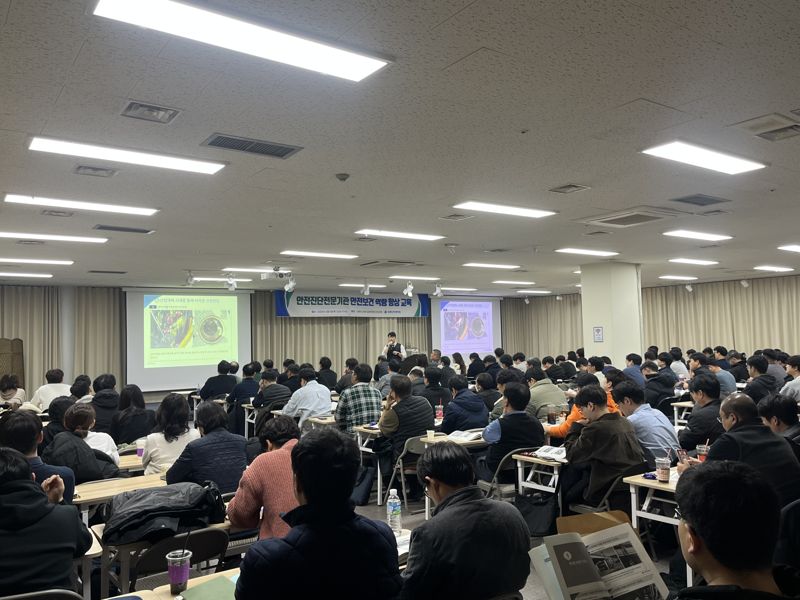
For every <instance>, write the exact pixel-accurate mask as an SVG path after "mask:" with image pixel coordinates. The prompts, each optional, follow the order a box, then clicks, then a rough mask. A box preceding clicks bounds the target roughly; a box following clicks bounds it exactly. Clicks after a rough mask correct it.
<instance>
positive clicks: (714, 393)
mask: <svg viewBox="0 0 800 600" xmlns="http://www.w3.org/2000/svg"><path fill="white" fill-rule="evenodd" d="M689 395H690V396H691V397H692V400H694V408H693V409H692V412H690V413H689V417H688V418H687V420H686V427H684V428H683V429H681V430H680V431H679V432H678V442H679V443H680V445H681V448H683V449H684V450H689V451H693V450H695V449H696V448H697V446H698V445H699V444H705V443H706V442H708V443H709V444H713V443H714V442H715V441H717V438H719V436H721V435H722V434H723V433H725V430H724V429H723V428H722V423H720V421H719V406H720V403H721V401H720V399H719V379H717V378H716V377H713V376H711V375H699V376H697V377H694V378H692V380H691V381H690V382H689Z"/></svg>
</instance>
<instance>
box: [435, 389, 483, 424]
mask: <svg viewBox="0 0 800 600" xmlns="http://www.w3.org/2000/svg"><path fill="white" fill-rule="evenodd" d="M488 422H489V411H487V410H486V404H484V402H483V399H482V398H481V397H480V396H478V395H477V394H474V393H473V392H470V391H469V390H461V391H460V392H458V394H456V397H455V398H453V399H452V400H451V401H450V403H449V404H448V405H447V408H445V411H444V421H442V427H441V430H442V432H444V433H452V432H454V431H464V430H466V429H474V428H476V427H486V424H487V423H488Z"/></svg>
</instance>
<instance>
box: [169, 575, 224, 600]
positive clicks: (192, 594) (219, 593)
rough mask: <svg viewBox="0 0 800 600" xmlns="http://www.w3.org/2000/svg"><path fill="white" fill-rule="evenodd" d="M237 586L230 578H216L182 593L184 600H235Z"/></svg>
mask: <svg viewBox="0 0 800 600" xmlns="http://www.w3.org/2000/svg"><path fill="white" fill-rule="evenodd" d="M235 591H236V584H235V583H234V582H233V580H232V579H230V578H228V577H215V578H214V579H211V580H210V581H206V582H205V583H201V584H200V585H196V586H192V587H190V588H189V589H187V590H185V591H183V592H181V596H183V598H184V600H233V597H234V593H235Z"/></svg>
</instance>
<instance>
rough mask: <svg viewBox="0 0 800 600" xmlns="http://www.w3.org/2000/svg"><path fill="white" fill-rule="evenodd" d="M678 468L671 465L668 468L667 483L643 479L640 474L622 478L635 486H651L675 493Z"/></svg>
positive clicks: (624, 481)
mask: <svg viewBox="0 0 800 600" xmlns="http://www.w3.org/2000/svg"><path fill="white" fill-rule="evenodd" d="M678 477H679V475H678V469H677V468H676V467H672V468H671V469H670V470H669V483H659V482H658V481H656V480H655V479H645V478H644V477H642V476H641V475H631V476H630V477H626V478H625V479H623V480H622V482H623V483H627V484H628V485H635V486H637V487H644V488H651V489H654V490H662V491H664V492H670V493H672V494H674V493H675V486H676V485H678Z"/></svg>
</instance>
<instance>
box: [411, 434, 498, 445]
mask: <svg viewBox="0 0 800 600" xmlns="http://www.w3.org/2000/svg"><path fill="white" fill-rule="evenodd" d="M420 441H421V442H422V443H423V444H425V445H427V444H437V443H439V442H455V443H456V444H458V445H459V446H463V447H464V448H482V447H484V446H488V445H489V444H487V443H486V441H485V440H484V439H483V438H478V439H477V440H459V439H453V438H451V437H450V436H449V435H444V434H441V433H437V434H436V435H435V436H434V437H433V439H430V438H428V436H425V435H423V436H422V437H421V438H420Z"/></svg>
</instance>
